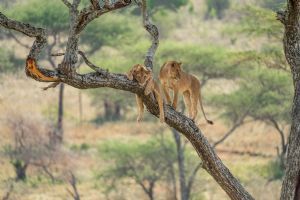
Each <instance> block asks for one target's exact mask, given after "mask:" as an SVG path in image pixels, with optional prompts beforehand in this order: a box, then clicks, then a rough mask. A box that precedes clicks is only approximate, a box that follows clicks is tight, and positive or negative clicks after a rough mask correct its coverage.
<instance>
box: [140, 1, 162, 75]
mask: <svg viewBox="0 0 300 200" xmlns="http://www.w3.org/2000/svg"><path fill="white" fill-rule="evenodd" d="M135 2H136V3H137V5H138V6H139V7H140V9H141V12H142V16H143V24H144V27H145V29H146V30H147V31H148V33H149V34H150V36H151V40H152V45H151V47H150V48H149V49H148V51H147V54H146V57H145V61H144V64H145V66H146V67H148V68H150V69H151V70H153V59H154V55H155V52H156V50H157V48H158V45H159V32H158V28H157V27H156V26H155V25H154V24H152V23H151V21H150V18H149V13H148V11H147V1H146V0H135Z"/></svg>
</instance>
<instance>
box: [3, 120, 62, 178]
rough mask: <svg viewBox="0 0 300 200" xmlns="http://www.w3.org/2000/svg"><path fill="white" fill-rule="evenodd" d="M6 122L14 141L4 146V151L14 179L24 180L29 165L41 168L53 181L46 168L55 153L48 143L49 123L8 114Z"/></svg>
mask: <svg viewBox="0 0 300 200" xmlns="http://www.w3.org/2000/svg"><path fill="white" fill-rule="evenodd" d="M37 122H39V123H37ZM7 124H8V125H9V126H10V129H11V132H12V138H13V141H14V143H13V144H11V145H8V146H6V148H5V152H4V153H5V155H7V156H8V157H9V159H10V162H11V164H12V165H13V167H14V169H15V173H16V181H24V180H26V178H27V175H26V172H27V169H28V167H29V166H35V167H39V168H41V169H42V170H43V171H44V172H45V173H46V174H47V175H48V176H49V177H50V178H51V179H52V181H54V177H53V175H52V174H51V173H50V171H49V169H48V168H49V167H50V165H51V164H53V162H54V160H55V156H56V153H57V151H56V150H55V149H53V148H52V147H51V145H50V144H51V141H50V138H51V135H52V134H53V128H52V127H51V125H49V124H47V123H46V122H44V121H42V120H40V119H36V118H32V116H27V117H26V118H25V117H24V116H9V117H8V118H7Z"/></svg>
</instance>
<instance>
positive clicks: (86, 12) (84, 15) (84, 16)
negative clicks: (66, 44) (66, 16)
mask: <svg viewBox="0 0 300 200" xmlns="http://www.w3.org/2000/svg"><path fill="white" fill-rule="evenodd" d="M130 4H131V0H117V1H115V3H114V4H111V5H110V6H109V8H108V7H106V6H104V7H103V8H100V9H97V10H94V7H93V5H91V6H90V7H88V8H84V9H83V10H82V11H80V13H79V16H78V23H77V26H76V33H77V34H79V33H80V32H81V31H82V30H83V29H84V28H85V27H86V25H87V24H88V23H90V22H91V21H93V20H94V19H96V18H98V17H99V16H101V15H103V14H105V13H108V12H110V11H113V10H117V9H120V8H123V7H126V6H128V5H130Z"/></svg>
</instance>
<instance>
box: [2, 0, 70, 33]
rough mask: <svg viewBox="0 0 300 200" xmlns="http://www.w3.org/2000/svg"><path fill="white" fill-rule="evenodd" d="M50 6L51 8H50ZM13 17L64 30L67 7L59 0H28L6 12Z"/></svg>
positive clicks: (66, 24)
mask: <svg viewBox="0 0 300 200" xmlns="http://www.w3.org/2000/svg"><path fill="white" fill-rule="evenodd" d="M50 8H51V9H50ZM7 14H8V15H9V16H13V18H15V19H17V20H20V21H23V22H27V23H31V24H34V25H36V26H41V27H44V28H50V29H52V31H55V32H59V31H64V30H66V29H67V27H68V9H67V8H66V7H65V6H64V5H63V3H62V2H61V1H60V0H51V1H43V2H42V3H41V1H40V0H29V1H25V2H23V3H20V4H18V5H16V6H15V7H14V8H13V9H11V10H9V11H8V13H7Z"/></svg>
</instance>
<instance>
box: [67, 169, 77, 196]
mask: <svg viewBox="0 0 300 200" xmlns="http://www.w3.org/2000/svg"><path fill="white" fill-rule="evenodd" d="M69 183H70V185H71V186H72V190H73V192H71V191H70V190H69V189H67V191H68V192H69V193H70V195H71V196H72V197H73V199H74V200H80V195H79V193H78V190H77V180H76V177H75V176H74V174H73V173H72V172H70V180H69Z"/></svg>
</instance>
